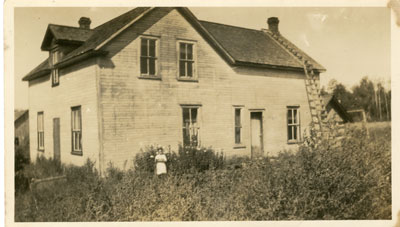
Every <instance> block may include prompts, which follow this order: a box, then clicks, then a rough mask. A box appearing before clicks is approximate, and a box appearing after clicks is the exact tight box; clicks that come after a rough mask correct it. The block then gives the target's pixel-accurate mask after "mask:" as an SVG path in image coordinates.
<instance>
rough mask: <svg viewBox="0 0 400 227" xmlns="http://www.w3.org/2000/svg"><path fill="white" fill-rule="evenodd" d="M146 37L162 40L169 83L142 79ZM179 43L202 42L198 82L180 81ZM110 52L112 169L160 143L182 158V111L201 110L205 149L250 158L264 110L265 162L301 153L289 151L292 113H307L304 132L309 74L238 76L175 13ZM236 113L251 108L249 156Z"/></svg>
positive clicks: (249, 72)
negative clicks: (254, 114) (254, 125)
mask: <svg viewBox="0 0 400 227" xmlns="http://www.w3.org/2000/svg"><path fill="white" fill-rule="evenodd" d="M164 14H166V15H165V16H164V17H162V16H163V15H164ZM158 18H162V19H160V20H159V21H156V20H158ZM141 34H145V35H153V36H156V37H159V45H160V46H159V50H160V53H159V64H160V65H159V69H160V75H161V77H162V80H148V79H139V78H138V77H139V76H140V70H139V69H140V68H139V61H138V60H139V49H138V48H139V42H140V39H139V38H137V37H138V35H141ZM180 39H183V40H185V39H187V40H193V41H195V42H196V49H197V62H196V64H197V75H198V82H182V81H178V80H177V51H176V50H177V48H176V42H177V40H180ZM105 48H106V50H107V51H109V52H110V58H102V59H101V61H100V62H101V63H100V88H101V108H102V110H103V113H102V114H103V117H102V124H103V130H104V131H103V138H104V140H103V147H104V162H105V164H106V163H109V162H112V163H114V165H115V166H117V167H121V168H124V167H127V166H129V165H130V164H131V163H132V160H133V158H134V156H135V154H137V153H138V152H139V151H140V149H143V148H144V147H145V146H147V145H151V144H155V143H157V144H161V145H164V146H168V145H171V146H172V148H173V149H174V150H175V151H176V149H177V145H178V144H179V143H180V142H182V109H181V106H180V104H201V107H200V116H199V117H200V118H199V120H200V122H201V142H202V145H204V146H212V147H214V148H216V149H217V150H223V151H224V153H225V154H226V155H250V146H251V145H250V128H249V125H250V112H249V110H250V109H264V119H263V123H264V127H263V128H264V150H265V155H275V154H277V152H279V151H282V150H284V149H293V148H295V146H296V145H288V144H287V131H286V130H287V129H286V106H287V105H299V106H300V112H301V115H300V116H301V120H300V121H301V128H302V130H303V129H305V128H306V127H307V124H308V123H309V122H310V113H309V107H308V102H307V95H306V90H305V84H304V74H303V73H302V72H290V71H283V70H281V71H278V70H270V69H252V68H246V67H240V68H237V67H235V68H232V67H231V66H229V65H228V64H227V63H226V62H225V61H224V60H223V59H222V58H221V57H220V56H219V55H218V54H217V53H216V52H215V51H214V49H212V47H210V45H209V44H208V43H207V42H206V41H205V40H204V39H203V38H202V37H201V36H200V35H199V33H198V32H197V31H196V30H195V29H194V28H193V27H192V26H191V25H190V24H189V23H188V22H187V21H186V20H185V19H184V18H183V17H182V16H181V15H180V14H179V12H177V11H176V10H173V11H172V12H168V11H167V10H166V9H161V10H157V11H155V12H152V13H151V14H150V15H148V16H147V17H146V18H144V19H143V20H141V21H140V22H138V23H137V24H135V27H134V28H132V27H131V28H128V29H127V30H126V31H124V32H123V33H121V34H120V35H119V36H117V37H116V38H115V39H114V40H113V41H112V42H111V43H110V44H108V45H107V46H106V47H105ZM233 105H244V108H243V112H242V125H243V128H242V141H243V144H244V145H245V146H246V147H245V148H242V149H233V147H234V108H233Z"/></svg>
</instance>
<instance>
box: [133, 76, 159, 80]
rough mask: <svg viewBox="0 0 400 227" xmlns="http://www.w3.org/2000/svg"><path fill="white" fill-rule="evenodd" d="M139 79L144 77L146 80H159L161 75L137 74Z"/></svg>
mask: <svg viewBox="0 0 400 227" xmlns="http://www.w3.org/2000/svg"><path fill="white" fill-rule="evenodd" d="M138 78H139V79H146V80H161V76H147V75H141V76H138Z"/></svg>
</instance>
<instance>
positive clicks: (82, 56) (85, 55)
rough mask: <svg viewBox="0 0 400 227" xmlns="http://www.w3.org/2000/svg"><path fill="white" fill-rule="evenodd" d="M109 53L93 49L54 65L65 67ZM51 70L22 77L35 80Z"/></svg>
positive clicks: (23, 79) (26, 79)
mask: <svg viewBox="0 0 400 227" xmlns="http://www.w3.org/2000/svg"><path fill="white" fill-rule="evenodd" d="M107 53H108V52H107V51H103V50H98V51H95V50H91V51H88V52H85V53H82V54H80V55H76V56H74V57H72V58H69V59H66V60H64V61H61V62H59V63H57V64H55V65H54V67H55V68H59V69H61V68H65V67H67V66H70V65H72V64H74V63H76V62H79V61H83V60H85V59H87V58H90V57H94V56H99V55H105V54H107ZM50 72H51V69H44V70H41V71H38V72H36V73H33V74H31V75H26V76H25V77H24V78H22V81H30V80H33V79H37V78H39V77H42V76H45V75H47V74H49V73H50Z"/></svg>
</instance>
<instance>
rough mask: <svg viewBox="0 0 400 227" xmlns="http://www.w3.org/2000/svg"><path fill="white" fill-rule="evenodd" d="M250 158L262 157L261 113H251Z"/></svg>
mask: <svg viewBox="0 0 400 227" xmlns="http://www.w3.org/2000/svg"><path fill="white" fill-rule="evenodd" d="M250 118H251V125H250V127H251V157H252V158H257V157H261V156H262V155H263V152H264V151H263V125H262V112H251V113H250Z"/></svg>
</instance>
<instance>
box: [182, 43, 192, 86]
mask: <svg viewBox="0 0 400 227" xmlns="http://www.w3.org/2000/svg"><path fill="white" fill-rule="evenodd" d="M194 47H195V46H194V43H189V42H179V78H180V79H195V61H194V56H195V49H194Z"/></svg>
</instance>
